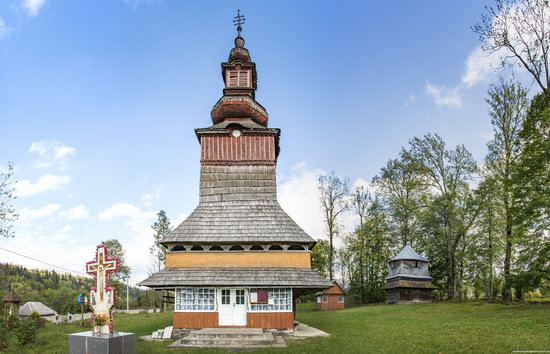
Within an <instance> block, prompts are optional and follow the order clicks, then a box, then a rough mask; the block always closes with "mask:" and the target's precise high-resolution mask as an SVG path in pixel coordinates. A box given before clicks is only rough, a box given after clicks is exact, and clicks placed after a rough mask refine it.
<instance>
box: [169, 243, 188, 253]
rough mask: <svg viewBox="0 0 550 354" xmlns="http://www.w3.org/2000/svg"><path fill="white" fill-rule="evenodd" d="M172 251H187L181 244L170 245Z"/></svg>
mask: <svg viewBox="0 0 550 354" xmlns="http://www.w3.org/2000/svg"><path fill="white" fill-rule="evenodd" d="M172 251H174V252H176V251H187V250H186V249H185V247H183V246H182V245H177V246H174V247H172Z"/></svg>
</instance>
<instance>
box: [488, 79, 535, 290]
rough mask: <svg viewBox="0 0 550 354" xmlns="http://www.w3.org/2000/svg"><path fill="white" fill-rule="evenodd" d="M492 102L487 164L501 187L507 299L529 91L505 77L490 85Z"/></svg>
mask: <svg viewBox="0 0 550 354" xmlns="http://www.w3.org/2000/svg"><path fill="white" fill-rule="evenodd" d="M486 101H487V103H488V104H489V107H490V111H489V115H490V117H491V123H492V125H493V132H494V138H493V140H491V141H490V142H489V144H488V148H489V153H488V155H487V158H486V166H487V169H488V170H489V171H490V173H491V174H492V175H493V176H494V178H495V181H496V182H497V186H498V187H499V188H500V189H501V190H500V193H497V194H496V195H497V196H498V197H500V198H501V200H502V207H503V212H504V222H505V224H506V225H505V232H506V236H505V242H506V245H505V256H504V294H503V298H504V300H506V301H511V300H512V288H511V284H510V276H511V264H512V254H513V249H514V243H515V239H516V238H517V237H518V235H517V225H518V222H517V219H518V218H517V217H516V215H515V213H514V212H513V211H514V200H515V197H514V193H513V192H514V190H515V188H514V179H513V174H514V169H515V168H516V166H517V164H518V161H519V157H520V154H521V150H522V147H521V142H520V139H519V134H520V131H521V129H522V128H523V122H524V120H525V115H526V113H527V108H528V100H527V91H526V90H525V89H524V88H523V87H522V86H521V85H520V84H519V83H515V82H513V81H510V82H505V81H503V80H502V79H501V80H500V83H499V84H498V85H491V87H490V88H489V98H488V99H487V100H486Z"/></svg>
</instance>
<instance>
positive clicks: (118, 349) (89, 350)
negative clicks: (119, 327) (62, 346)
mask: <svg viewBox="0 0 550 354" xmlns="http://www.w3.org/2000/svg"><path fill="white" fill-rule="evenodd" d="M135 352H136V337H135V336H134V334H133V333H126V332H115V333H114V334H113V335H109V336H108V335H93V333H92V331H87V332H80V333H73V334H69V350H68V353H69V354H135Z"/></svg>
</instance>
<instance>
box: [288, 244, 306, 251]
mask: <svg viewBox="0 0 550 354" xmlns="http://www.w3.org/2000/svg"><path fill="white" fill-rule="evenodd" d="M288 250H289V251H303V250H304V247H303V246H301V245H290V246H289V247H288Z"/></svg>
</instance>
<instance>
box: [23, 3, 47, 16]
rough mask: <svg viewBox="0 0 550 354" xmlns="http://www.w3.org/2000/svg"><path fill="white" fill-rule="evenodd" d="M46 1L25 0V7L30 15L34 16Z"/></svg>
mask: <svg viewBox="0 0 550 354" xmlns="http://www.w3.org/2000/svg"><path fill="white" fill-rule="evenodd" d="M45 3H46V0H23V7H25V10H26V11H27V14H28V15H29V16H30V17H34V16H36V15H38V13H39V12H40V10H41V9H42V6H44V4H45Z"/></svg>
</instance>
